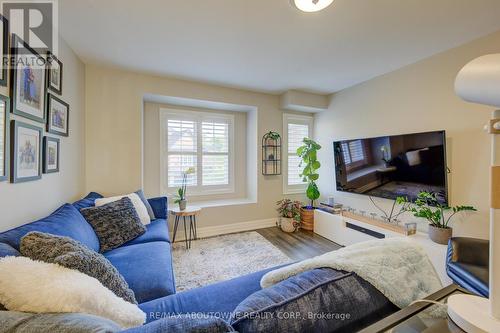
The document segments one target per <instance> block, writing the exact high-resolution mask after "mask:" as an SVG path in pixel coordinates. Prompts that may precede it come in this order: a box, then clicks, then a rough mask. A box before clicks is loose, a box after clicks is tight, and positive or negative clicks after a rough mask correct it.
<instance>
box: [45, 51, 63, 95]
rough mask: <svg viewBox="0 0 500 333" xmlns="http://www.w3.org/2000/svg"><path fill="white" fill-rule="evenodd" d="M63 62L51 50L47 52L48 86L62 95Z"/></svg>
mask: <svg viewBox="0 0 500 333" xmlns="http://www.w3.org/2000/svg"><path fill="white" fill-rule="evenodd" d="M62 80H63V64H62V62H61V61H60V60H59V59H57V57H56V56H55V55H53V54H52V53H51V52H48V53H47V88H48V89H50V90H52V91H53V92H55V93H56V94H58V95H62V82H63V81H62Z"/></svg>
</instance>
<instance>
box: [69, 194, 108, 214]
mask: <svg viewBox="0 0 500 333" xmlns="http://www.w3.org/2000/svg"><path fill="white" fill-rule="evenodd" d="M102 197H103V196H102V195H100V194H99V193H96V192H90V193H89V194H87V196H86V197H85V198H83V199H80V200H78V201H76V202H73V206H75V208H76V209H77V210H78V211H80V209H83V208H89V207H94V206H95V199H101V198H102Z"/></svg>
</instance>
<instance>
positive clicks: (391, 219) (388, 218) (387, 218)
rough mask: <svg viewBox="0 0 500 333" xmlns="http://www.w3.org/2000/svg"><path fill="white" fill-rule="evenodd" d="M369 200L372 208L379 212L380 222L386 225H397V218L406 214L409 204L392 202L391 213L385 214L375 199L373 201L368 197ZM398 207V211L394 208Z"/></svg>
mask: <svg viewBox="0 0 500 333" xmlns="http://www.w3.org/2000/svg"><path fill="white" fill-rule="evenodd" d="M368 198H370V201H371V202H372V204H373V206H375V208H377V209H378V210H379V211H381V212H382V215H381V216H382V220H384V222H387V223H391V224H396V225H397V224H399V220H398V217H399V216H401V215H403V214H404V213H406V211H407V209H408V207H409V205H410V203H408V202H398V201H397V200H392V207H391V211H390V212H389V213H387V212H386V211H385V210H383V209H382V208H381V207H380V206H379V205H378V204H377V203H376V202H375V199H373V198H372V197H371V196H368ZM397 205H399V206H400V207H399V210H397V209H396V206H397Z"/></svg>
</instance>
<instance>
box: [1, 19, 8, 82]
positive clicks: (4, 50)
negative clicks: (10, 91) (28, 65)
mask: <svg viewBox="0 0 500 333" xmlns="http://www.w3.org/2000/svg"><path fill="white" fill-rule="evenodd" d="M0 38H1V41H0V55H2V56H3V59H8V55H9V22H8V20H7V19H6V18H5V17H4V16H3V15H0ZM3 59H2V61H0V86H4V87H7V76H8V72H7V67H8V66H7V63H6V62H5V61H4V60H3Z"/></svg>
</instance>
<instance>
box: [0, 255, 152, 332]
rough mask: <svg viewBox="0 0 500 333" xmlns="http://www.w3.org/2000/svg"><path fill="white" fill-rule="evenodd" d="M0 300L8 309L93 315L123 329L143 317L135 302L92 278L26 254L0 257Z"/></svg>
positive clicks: (140, 322) (131, 325) (143, 320)
mask: <svg viewBox="0 0 500 333" xmlns="http://www.w3.org/2000/svg"><path fill="white" fill-rule="evenodd" d="M96 295H98V297H96ZM0 302H1V303H3V304H4V305H5V307H6V308H7V309H9V310H11V311H21V312H34V313H67V312H74V313H87V314H92V315H96V316H100V317H104V318H107V319H110V320H112V321H114V322H116V323H117V324H119V325H120V326H121V327H123V328H129V327H135V326H139V325H142V324H143V323H144V322H145V320H146V314H145V313H144V312H142V311H141V309H139V307H138V306H137V305H135V304H131V303H129V302H127V301H125V300H123V299H122V298H120V297H118V296H116V295H115V294H114V293H113V292H112V291H111V290H109V289H107V288H106V287H104V286H103V285H102V284H101V283H100V282H99V281H98V280H96V279H94V278H93V277H90V276H88V275H85V274H83V273H81V272H79V271H76V270H72V269H69V268H66V267H62V266H60V265H57V264H50V263H45V262H41V261H34V260H31V259H30V258H26V257H5V258H2V259H0Z"/></svg>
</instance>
